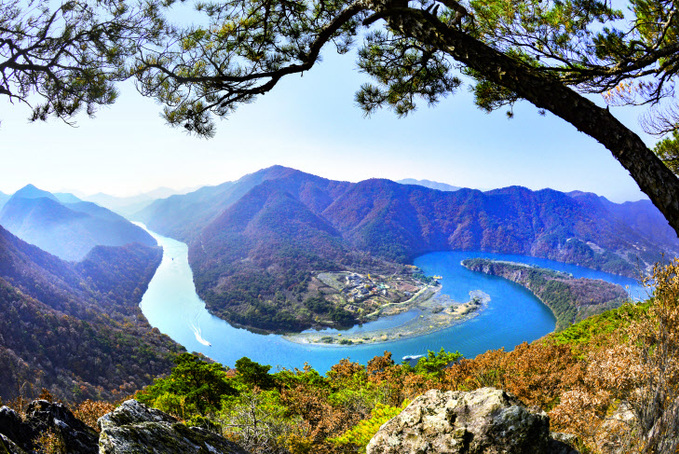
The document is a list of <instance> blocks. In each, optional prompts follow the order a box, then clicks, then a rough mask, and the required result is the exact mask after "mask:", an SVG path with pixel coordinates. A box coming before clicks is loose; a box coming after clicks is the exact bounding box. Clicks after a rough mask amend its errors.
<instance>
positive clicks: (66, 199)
mask: <svg viewBox="0 0 679 454" xmlns="http://www.w3.org/2000/svg"><path fill="white" fill-rule="evenodd" d="M53 195H54V197H56V198H57V200H58V201H59V202H61V203H79V202H82V200H80V199H79V198H78V197H76V196H74V195H73V194H70V193H68V192H55V193H54V194H53Z"/></svg>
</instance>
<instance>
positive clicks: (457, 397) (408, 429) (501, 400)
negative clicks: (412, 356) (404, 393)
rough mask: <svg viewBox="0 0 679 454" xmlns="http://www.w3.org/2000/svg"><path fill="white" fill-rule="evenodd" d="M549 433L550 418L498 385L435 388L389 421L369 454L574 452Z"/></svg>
mask: <svg viewBox="0 0 679 454" xmlns="http://www.w3.org/2000/svg"><path fill="white" fill-rule="evenodd" d="M574 452H575V451H573V450H572V449H571V448H570V447H568V446H567V445H565V444H563V443H561V442H558V441H555V440H553V439H552V438H551V437H550V434H549V418H548V417H547V415H546V414H544V413H534V412H531V411H529V410H528V409H527V408H526V407H525V406H524V405H523V404H522V403H521V402H520V401H519V400H518V399H516V398H515V397H513V396H512V395H510V394H507V393H506V392H504V391H501V390H497V389H494V388H481V389H477V390H475V391H471V392H462V391H447V392H442V391H439V390H436V389H433V390H430V391H428V392H426V393H425V394H423V395H421V396H420V397H418V398H417V399H415V400H414V401H413V402H412V403H411V404H410V405H409V406H408V407H407V408H406V409H405V410H403V412H401V414H400V415H398V416H396V417H395V418H393V419H392V420H390V421H389V422H387V423H386V424H384V425H383V426H382V427H381V428H380V430H379V431H378V432H377V434H375V436H374V437H373V438H372V440H370V443H369V444H368V447H367V454H411V453H412V454H415V453H417V454H425V453H432V454H433V453H437V454H439V453H440V454H443V453H445V454H481V453H488V454H491V453H498V454H499V453H504V454H571V453H574Z"/></svg>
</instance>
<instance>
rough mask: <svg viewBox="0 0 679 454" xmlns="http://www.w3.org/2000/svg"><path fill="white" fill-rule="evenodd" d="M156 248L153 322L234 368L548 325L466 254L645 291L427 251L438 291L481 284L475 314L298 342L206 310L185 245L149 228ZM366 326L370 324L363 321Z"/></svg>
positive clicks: (147, 297) (529, 300)
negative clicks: (385, 336)
mask: <svg viewBox="0 0 679 454" xmlns="http://www.w3.org/2000/svg"><path fill="white" fill-rule="evenodd" d="M150 233H151V234H152V235H153V236H154V238H156V240H157V241H158V243H159V244H160V245H161V246H162V247H163V260H162V262H161V264H160V266H159V267H158V270H157V271H156V274H155V275H154V277H153V279H152V280H151V282H150V283H149V287H148V290H147V291H146V293H145V294H144V296H143V298H142V301H141V303H140V305H141V309H142V312H143V313H144V315H145V316H146V318H147V319H148V320H149V322H150V323H151V325H152V326H154V327H157V328H158V329H159V330H160V331H161V332H163V333H165V334H167V335H169V336H170V337H171V338H172V339H174V340H175V341H176V342H178V343H179V344H181V345H183V346H184V347H185V348H186V349H187V350H188V351H190V352H200V353H203V354H204V355H206V356H208V357H210V358H212V359H214V360H215V361H219V362H220V363H222V364H224V365H227V366H230V367H233V365H234V363H235V362H236V360H237V359H239V358H241V357H243V356H247V357H248V358H250V359H251V360H253V361H257V362H258V363H261V364H268V365H271V366H272V371H276V370H277V369H279V368H289V369H290V368H300V369H301V368H302V367H304V365H305V363H308V364H309V365H311V366H312V367H313V368H314V369H316V370H317V371H318V372H320V373H325V372H327V370H328V369H329V368H330V367H331V366H332V365H333V364H336V363H337V362H338V361H339V360H340V359H342V358H349V359H351V360H352V361H358V362H360V363H363V364H365V363H367V362H368V360H370V359H371V358H373V357H374V356H376V355H382V354H383V353H384V351H385V350H388V351H390V352H392V354H393V358H394V360H396V361H400V360H401V358H402V357H403V356H406V355H421V354H426V353H427V350H434V351H439V350H440V349H441V348H442V347H443V348H444V349H446V350H447V351H459V352H460V353H462V354H463V355H464V356H465V357H467V358H471V357H474V356H476V355H477V354H479V353H483V352H485V351H486V350H490V349H498V348H501V347H504V348H505V349H506V350H512V349H513V348H514V347H515V346H516V345H518V344H520V343H522V342H526V341H527V342H531V341H533V340H535V339H537V338H539V337H542V336H544V335H545V334H547V333H549V332H551V331H553V330H554V326H555V319H554V316H553V315H552V313H551V311H550V310H549V309H548V308H547V307H546V306H545V305H544V304H542V303H541V302H540V301H539V300H538V299H537V298H536V297H535V296H533V295H532V294H531V293H530V292H528V291H527V290H525V289H524V288H523V287H521V286H519V285H517V284H514V283H512V282H509V281H507V280H505V279H502V278H498V277H495V276H488V275H485V274H482V273H475V272H472V271H469V270H467V269H466V268H464V267H463V266H462V265H460V261H462V260H464V259H466V258H471V257H487V258H493V259H500V260H511V261H515V262H522V263H528V264H534V265H539V266H543V267H546V268H552V269H556V270H560V271H565V272H568V273H571V274H573V275H574V276H576V277H589V278H597V279H604V280H607V281H609V282H613V283H616V284H620V285H622V286H623V287H626V288H627V289H628V291H629V293H630V295H631V296H632V297H633V298H635V299H639V298H643V297H644V295H645V293H644V292H645V290H644V289H643V288H642V287H641V286H640V285H639V283H638V282H636V281H634V280H632V279H628V278H625V277H621V276H616V275H611V274H607V273H602V272H598V271H594V270H590V269H587V268H582V267H578V266H574V265H566V264H563V263H559V262H554V261H551V260H546V259H538V258H534V257H525V256H517V255H507V254H491V253H485V252H469V251H465V252H459V251H452V252H451V251H445V252H434V253H430V254H426V255H423V256H420V257H418V258H417V259H415V262H414V264H415V265H416V266H418V267H420V268H421V269H422V270H423V271H424V272H425V273H426V274H427V275H440V276H442V277H443V279H442V281H441V283H442V285H443V288H442V290H441V292H442V293H444V294H447V295H449V296H450V297H451V298H452V299H453V300H455V301H459V302H465V301H467V300H468V299H469V292H470V291H472V290H482V291H484V292H485V293H487V294H489V295H490V298H491V300H490V303H489V304H488V307H487V308H486V309H485V310H484V311H482V312H481V313H480V315H478V316H477V317H475V318H473V319H471V320H469V321H467V322H464V323H461V324H458V325H455V326H452V327H450V328H447V329H444V330H441V331H437V332H435V333H431V334H428V335H424V336H419V337H415V338H411V339H404V340H398V341H393V342H387V343H380V344H370V345H352V346H311V345H304V344H297V343H293V342H290V341H287V340H285V339H283V338H282V337H281V336H279V335H274V334H269V335H262V334H255V333H252V332H250V331H247V330H245V329H240V328H234V327H233V326H231V325H229V324H228V323H227V322H225V321H224V320H221V319H219V318H217V317H214V316H212V315H211V314H210V313H209V312H208V311H207V310H206V309H205V303H204V302H203V301H202V300H201V299H200V298H199V297H198V295H197V294H196V290H195V287H194V284H193V273H192V271H191V268H190V267H189V263H188V247H187V246H186V244H184V243H181V242H179V241H176V240H173V239H171V238H167V237H163V236H160V235H158V234H155V233H153V232H150ZM402 320H405V319H404V318H402V319H395V320H378V321H376V322H372V323H374V324H375V325H371V324H366V325H364V326H363V328H364V329H369V328H373V327H374V328H378V327H384V326H388V325H389V324H392V325H394V324H398V323H399V322H401V321H402ZM369 325H370V326H369Z"/></svg>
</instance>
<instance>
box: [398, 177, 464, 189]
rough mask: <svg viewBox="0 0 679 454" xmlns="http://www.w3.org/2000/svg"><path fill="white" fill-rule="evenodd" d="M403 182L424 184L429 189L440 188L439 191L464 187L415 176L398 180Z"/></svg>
mask: <svg viewBox="0 0 679 454" xmlns="http://www.w3.org/2000/svg"><path fill="white" fill-rule="evenodd" d="M396 182H397V183H401V184H414V185H417V186H424V187H425V188H429V189H438V190H439V191H457V190H458V189H462V188H460V187H459V186H452V185H450V184H446V183H439V182H438V181H431V180H416V179H415V178H404V179H403V180H398V181H396Z"/></svg>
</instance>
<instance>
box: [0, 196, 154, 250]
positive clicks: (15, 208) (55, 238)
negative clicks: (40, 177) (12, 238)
mask: <svg viewBox="0 0 679 454" xmlns="http://www.w3.org/2000/svg"><path fill="white" fill-rule="evenodd" d="M60 197H61V200H71V201H73V202H72V203H67V202H63V201H60V200H59V198H58V197H56V196H55V195H53V194H51V193H49V192H47V191H43V190H40V189H38V188H36V187H35V186H33V185H28V186H26V187H24V188H22V189H20V190H19V191H17V192H16V193H15V194H14V195H12V197H10V198H9V200H8V201H7V202H6V203H5V204H4V206H3V207H2V210H0V225H2V226H3V227H4V228H6V229H7V230H9V231H10V232H12V233H13V234H14V235H16V236H18V237H19V238H21V239H23V240H24V241H27V242H29V243H31V244H34V245H36V246H38V247H40V248H41V249H43V250H45V251H47V252H50V253H51V254H54V255H56V256H58V257H60V258H62V259H64V260H69V261H79V260H82V259H83V258H84V257H85V256H86V255H87V253H88V252H90V251H91V250H92V248H94V247H95V246H122V245H125V244H128V243H140V244H144V245H146V246H155V245H156V242H155V240H154V239H153V237H151V236H150V235H149V234H148V233H147V232H145V231H144V230H143V229H141V228H139V227H138V226H136V225H134V224H132V223H131V222H129V221H128V220H127V219H125V218H123V217H122V216H120V215H118V214H115V213H113V212H112V211H110V210H107V209H106V208H103V207H100V206H98V205H96V204H94V203H91V202H83V201H80V200H79V199H77V198H76V197H74V196H71V197H67V195H65V194H60Z"/></svg>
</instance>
